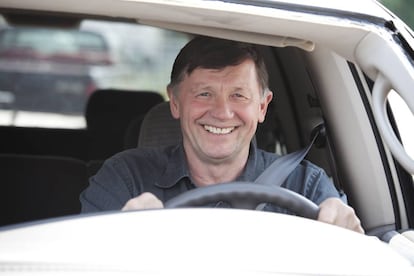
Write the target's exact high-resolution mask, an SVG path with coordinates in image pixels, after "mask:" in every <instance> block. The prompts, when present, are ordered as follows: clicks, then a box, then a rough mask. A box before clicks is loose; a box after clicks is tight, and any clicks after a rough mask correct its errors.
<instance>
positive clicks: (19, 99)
mask: <svg viewBox="0 0 414 276" xmlns="http://www.w3.org/2000/svg"><path fill="white" fill-rule="evenodd" d="M111 64H112V61H111V56H110V52H109V49H108V45H107V42H106V41H105V39H104V37H103V36H102V35H100V34H98V33H93V32H88V31H78V30H59V29H48V28H25V27H15V28H5V29H3V30H1V31H0V90H1V91H2V94H3V95H4V94H8V95H9V99H10V100H8V101H6V102H4V103H3V104H5V103H7V104H8V106H9V108H10V109H17V110H29V111H48V112H56V111H58V112H67V113H83V111H84V109H85V104H86V100H87V98H88V97H89V95H90V94H91V93H93V92H94V90H95V89H96V87H97V86H96V81H95V80H94V77H93V76H92V74H91V70H92V68H91V67H93V66H110V65H111Z"/></svg>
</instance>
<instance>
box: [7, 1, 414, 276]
mask: <svg viewBox="0 0 414 276" xmlns="http://www.w3.org/2000/svg"><path fill="white" fill-rule="evenodd" d="M0 8H3V9H5V8H7V9H11V10H17V11H18V10H25V11H27V10H33V11H47V12H53V13H63V14H64V13H69V14H87V15H92V16H102V17H107V18H114V19H115V18H127V19H134V20H136V21H137V22H138V23H140V24H147V25H150V26H156V27H161V28H166V29H172V30H175V31H181V32H187V33H192V34H202V35H209V36H215V37H221V38H228V39H234V40H241V41H246V42H252V43H257V44H262V45H266V46H274V47H278V48H279V47H293V48H299V49H302V50H304V51H303V54H302V56H303V57H304V60H305V62H306V64H307V65H309V67H308V68H307V69H308V73H309V75H311V76H312V77H313V78H314V80H315V83H313V85H314V87H316V88H317V89H315V90H317V91H318V92H317V96H318V98H319V102H320V105H321V108H322V110H323V112H324V116H323V117H324V118H325V119H326V123H327V124H328V125H329V127H330V129H329V130H330V135H331V139H332V141H334V144H335V153H336V154H337V155H339V156H341V157H340V162H338V163H339V164H340V170H341V177H342V182H343V183H344V186H345V188H348V190H349V192H348V196H349V197H350V198H352V203H353V207H354V208H355V210H356V211H357V213H358V215H359V217H360V218H361V221H362V222H363V225H364V227H365V228H366V229H367V230H368V232H369V234H372V235H375V234H377V233H379V232H381V231H384V232H388V231H391V230H396V231H400V232H404V234H396V238H395V239H394V242H390V243H389V244H386V243H384V242H382V241H380V240H379V239H377V238H376V237H370V236H364V235H360V234H356V233H352V232H350V231H348V230H344V229H341V228H338V227H335V226H330V225H326V224H322V223H319V222H315V221H310V220H307V219H301V218H297V217H292V216H286V215H278V214H269V213H258V212H252V211H245V210H243V211H242V210H207V209H198V208H197V209H182V210H164V211H142V212H131V213H122V214H119V213H110V214H103V215H96V216H85V217H83V216H81V217H68V218H67V219H63V220H56V221H55V220H52V221H43V222H41V223H39V224H37V225H36V224H34V225H33V224H29V225H21V226H17V227H6V228H5V229H3V230H2V231H0V274H2V275H44V274H45V273H46V272H51V273H53V274H54V275H56V274H59V273H60V274H65V275H67V274H69V275H71V274H76V275H78V274H80V275H83V274H88V275H89V274H98V273H99V274H101V273H104V274H113V275H124V274H125V275H128V274H134V275H135V274H140V275H141V274H142V275H167V274H172V275H194V274H201V275H207V274H212V273H215V274H219V275H222V274H228V275H267V274H274V275H414V257H413V256H414V239H413V230H412V228H413V225H412V222H410V217H409V216H410V215H409V214H408V213H409V210H408V209H409V208H408V207H407V206H409V205H410V204H413V203H412V202H407V200H406V199H405V196H404V191H403V189H402V188H401V186H400V184H399V183H400V180H399V178H398V174H397V169H396V163H397V162H398V163H400V164H401V166H402V167H403V168H404V169H405V171H406V172H407V173H408V174H409V175H412V174H414V161H413V160H412V158H411V157H410V156H409V155H408V154H407V152H406V150H405V149H404V147H403V146H402V145H401V143H400V142H399V141H398V139H397V138H396V136H395V135H394V132H393V131H392V130H391V129H390V125H389V121H388V117H387V113H386V108H385V107H386V105H385V104H386V97H387V95H388V93H389V92H390V90H391V89H393V90H395V91H396V92H397V93H398V94H399V95H400V96H401V97H402V98H403V100H404V101H405V103H406V104H407V105H408V107H409V108H410V109H411V110H412V111H413V110H414V94H413V93H412V88H413V87H414V66H413V64H414V61H413V56H410V54H412V53H413V52H414V51H413V49H414V48H413V47H414V42H413V35H412V32H411V30H410V29H409V28H408V27H407V26H406V25H405V24H404V23H403V22H402V21H400V20H399V19H398V18H396V17H395V16H394V15H393V14H391V13H390V12H389V11H387V10H386V9H384V8H383V7H382V6H381V5H380V4H378V3H377V2H376V1H370V0H364V1H361V0H359V1H339V0H336V1H322V0H320V1H299V0H296V1H294V0H290V1H236V0H235V1H195V0H177V1H172V0H170V1H167V0H157V1H149V0H148V1H145V0H142V1H141V0H89V1H87V2H85V1H80V0H72V1H50V0H37V1H24V0H3V1H2V2H1V3H0ZM292 62H293V61H292ZM348 62H349V63H352V64H354V65H355V68H354V71H353V73H354V74H355V75H357V76H359V77H360V78H361V79H364V75H365V76H368V77H369V78H370V79H371V80H372V81H373V82H375V85H374V89H373V91H372V95H371V94H369V93H368V92H367V91H368V88H367V87H368V84H367V83H362V84H361V87H362V88H359V89H360V90H358V87H357V84H356V83H355V81H354V80H353V75H352V74H351V73H350V71H352V70H350V66H349V63H348ZM326 72H330V75H329V78H328V77H324V75H325V74H326ZM298 82H299V80H298ZM361 89H365V92H361V91H362V90H361ZM360 93H361V94H364V97H366V98H367V99H368V100H367V102H368V103H366V102H364V101H363V100H362V99H361V97H360ZM366 105H368V106H371V108H372V112H373V117H374V119H375V126H376V127H377V128H378V132H376V131H375V128H373V127H372V125H373V124H374V123H373V120H372V118H371V117H370V116H369V114H368V113H367V111H366ZM304 112H306V111H304ZM319 118H320V117H318V116H317V114H314V113H312V112H309V113H307V114H305V115H304V116H303V118H302V119H304V120H305V121H304V122H303V131H305V132H306V131H309V132H310V130H312V128H313V127H314V126H315V125H317V124H318V123H319ZM378 133H379V134H378ZM378 145H380V147H381V148H383V149H384V150H383V152H381V151H379V150H378V147H379V146H378ZM385 167H387V168H389V170H388V169H387V170H386V169H384V168H385ZM390 190H392V191H393V192H392V193H391V192H390ZM394 225H399V227H398V229H393V226H394ZM410 229H411V230H410Z"/></svg>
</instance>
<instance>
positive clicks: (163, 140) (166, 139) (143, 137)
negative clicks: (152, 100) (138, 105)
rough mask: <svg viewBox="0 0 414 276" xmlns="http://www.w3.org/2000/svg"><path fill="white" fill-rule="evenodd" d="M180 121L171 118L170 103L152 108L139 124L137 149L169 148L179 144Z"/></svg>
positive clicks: (180, 135)
mask: <svg viewBox="0 0 414 276" xmlns="http://www.w3.org/2000/svg"><path fill="white" fill-rule="evenodd" d="M181 141H182V134H181V126H180V121H179V120H177V119H175V118H174V117H172V115H171V111H170V103H169V102H162V103H159V104H157V105H155V106H153V107H152V108H151V109H150V110H149V111H148V112H147V114H145V117H144V119H143V120H142V122H141V128H140V131H139V137H138V144H137V146H138V148H152V147H159V146H170V145H176V144H179V143H181Z"/></svg>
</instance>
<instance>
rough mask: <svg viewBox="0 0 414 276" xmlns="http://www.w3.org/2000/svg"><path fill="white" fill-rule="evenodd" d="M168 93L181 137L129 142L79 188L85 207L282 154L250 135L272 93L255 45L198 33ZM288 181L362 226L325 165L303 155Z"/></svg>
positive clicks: (102, 206)
mask: <svg viewBox="0 0 414 276" xmlns="http://www.w3.org/2000/svg"><path fill="white" fill-rule="evenodd" d="M168 95H169V98H170V107H171V113H172V115H173V117H175V118H177V119H179V120H180V123H181V129H182V134H183V143H182V144H179V145H176V146H169V147H161V148H157V149H132V150H127V151H124V152H122V153H119V154H117V155H115V156H113V157H112V158H110V159H108V160H107V161H106V162H105V163H104V165H103V167H102V168H101V169H100V171H99V172H98V173H97V174H96V175H95V176H94V177H92V178H91V179H90V185H89V187H88V188H87V189H86V190H85V191H84V192H83V193H82V194H81V197H80V199H81V203H82V212H92V211H100V210H116V209H122V210H136V209H148V208H162V207H163V203H164V202H166V201H167V200H169V199H171V198H173V197H175V196H177V195H179V194H181V193H183V192H185V191H187V190H190V189H194V188H197V187H202V186H207V185H214V184H218V183H226V182H232V181H250V182H253V181H254V180H255V179H256V178H257V177H258V176H259V175H260V174H261V173H262V172H263V171H264V170H265V169H266V168H267V167H268V166H270V165H271V164H272V162H273V161H274V160H276V159H277V158H278V156H277V155H276V154H274V153H269V152H265V151H262V150H260V149H258V148H257V147H256V145H255V144H254V143H252V139H253V136H254V134H255V132H256V128H257V124H258V123H261V122H263V121H264V119H265V116H266V111H267V107H268V104H269V103H270V101H271V100H272V97H273V94H272V92H271V91H270V90H269V88H268V74H267V71H266V67H265V64H264V61H263V57H262V56H261V55H260V53H259V51H258V49H257V47H256V46H255V45H252V44H247V43H241V42H235V41H230V40H223V39H216V38H209V37H196V38H194V39H193V40H192V41H190V42H189V43H188V44H187V45H186V46H184V48H183V49H182V50H181V51H180V53H179V54H178V56H177V58H176V60H175V62H174V66H173V69H172V73H171V82H170V84H169V85H168ZM282 187H285V188H287V189H290V190H292V191H295V192H297V193H300V194H302V195H304V196H305V197H307V198H309V199H310V200H312V201H313V202H315V203H316V204H318V205H319V207H320V212H319V217H318V220H320V221H323V222H327V223H331V224H336V225H339V226H342V227H345V228H349V229H352V230H354V231H357V232H361V233H362V232H363V229H362V227H361V225H360V221H359V219H358V218H357V217H356V215H355V212H354V210H353V209H352V208H351V207H349V206H347V205H346V204H344V203H343V202H342V201H341V200H340V199H339V193H338V191H337V190H336V188H335V187H334V185H333V184H332V183H331V182H330V180H329V178H328V177H327V176H326V174H325V173H324V171H323V170H322V169H321V168H319V167H317V166H315V165H313V164H311V163H310V162H308V161H303V162H302V163H301V164H300V165H299V166H298V167H297V168H296V169H295V170H294V171H293V172H292V173H291V175H290V176H289V177H288V178H287V179H286V181H285V183H284V184H283V185H282ZM266 210H269V211H277V210H278V209H277V207H274V206H271V205H270V206H268V207H267V208H266Z"/></svg>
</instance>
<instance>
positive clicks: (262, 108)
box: [259, 90, 273, 123]
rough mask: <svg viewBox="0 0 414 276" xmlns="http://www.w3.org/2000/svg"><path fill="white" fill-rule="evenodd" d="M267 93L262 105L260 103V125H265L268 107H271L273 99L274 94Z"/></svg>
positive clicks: (268, 91)
mask: <svg viewBox="0 0 414 276" xmlns="http://www.w3.org/2000/svg"><path fill="white" fill-rule="evenodd" d="M265 93H266V94H265V95H264V96H263V98H262V100H261V103H260V111H259V112H260V114H259V123H263V121H264V120H265V118H266V112H267V107H268V106H269V103H270V102H271V101H272V99H273V92H272V91H270V90H267V91H266V92H265Z"/></svg>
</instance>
